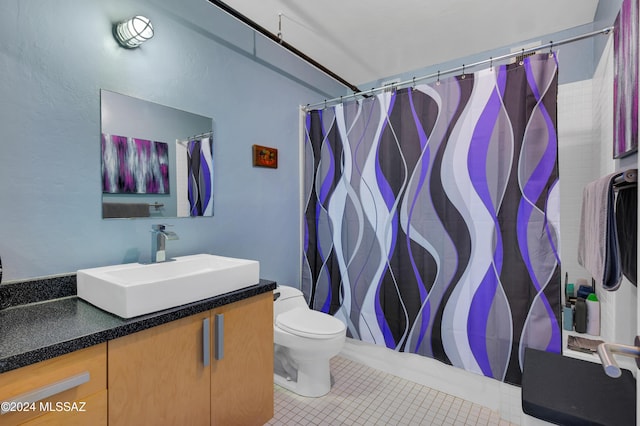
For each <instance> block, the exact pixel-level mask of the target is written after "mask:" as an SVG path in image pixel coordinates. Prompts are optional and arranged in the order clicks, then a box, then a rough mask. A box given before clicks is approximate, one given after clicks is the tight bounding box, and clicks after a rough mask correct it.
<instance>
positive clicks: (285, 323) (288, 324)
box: [276, 308, 345, 339]
mask: <svg viewBox="0 0 640 426" xmlns="http://www.w3.org/2000/svg"><path fill="white" fill-rule="evenodd" d="M276 326H277V327H279V328H281V329H282V330H284V331H287V332H289V333H291V334H294V335H296V336H301V337H307V338H310V339H331V338H332V337H335V336H336V335H339V334H340V333H344V331H345V326H344V324H343V323H342V321H340V320H339V319H336V318H334V317H332V316H331V315H328V314H324V313H322V312H318V311H312V310H311V309H305V308H295V309H292V310H290V311H287V312H283V313H281V314H280V315H278V317H277V318H276Z"/></svg>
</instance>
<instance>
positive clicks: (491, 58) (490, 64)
mask: <svg viewBox="0 0 640 426" xmlns="http://www.w3.org/2000/svg"><path fill="white" fill-rule="evenodd" d="M489 69H490V70H493V56H489Z"/></svg>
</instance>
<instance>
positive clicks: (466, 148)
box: [302, 55, 561, 384]
mask: <svg viewBox="0 0 640 426" xmlns="http://www.w3.org/2000/svg"><path fill="white" fill-rule="evenodd" d="M556 95H557V61H556V60H555V57H554V56H552V55H537V56H533V57H529V58H526V59H525V60H524V62H523V63H522V64H514V65H503V66H499V67H493V68H492V69H488V70H483V71H480V72H477V73H474V74H467V75H465V76H464V77H463V76H457V77H454V78H450V79H447V80H442V81H439V82H437V83H433V84H429V85H417V86H415V87H412V88H408V89H403V90H399V91H397V92H389V93H382V94H380V95H378V96H375V97H370V98H367V99H364V100H359V101H354V102H350V103H344V104H340V105H337V106H335V107H333V108H326V109H323V110H315V111H310V112H309V113H308V114H307V116H306V132H307V133H306V138H305V147H304V153H305V172H304V174H305V176H304V180H305V184H304V201H305V203H306V205H305V216H306V217H305V219H306V220H305V225H306V226H305V233H304V253H303V265H302V289H303V292H304V294H305V296H306V297H307V299H308V301H309V304H310V306H311V307H312V308H314V309H316V310H319V311H322V312H328V313H331V314H333V315H334V316H336V317H337V318H339V319H341V320H342V321H344V322H345V324H346V325H347V329H348V335H349V336H351V337H353V338H357V339H361V340H363V341H367V342H373V343H376V344H380V345H385V346H386V347H388V348H392V349H395V350H397V351H405V352H412V353H417V354H422V355H425V356H428V357H433V358H435V359H438V360H440V361H443V362H445V363H447V364H451V365H454V366H457V367H460V368H463V369H465V370H468V371H472V372H475V373H478V374H483V375H485V376H488V377H493V378H496V379H498V380H501V381H506V382H509V383H513V384H519V383H520V381H521V368H522V361H523V360H522V357H523V353H524V348H525V347H534V348H537V349H542V350H547V351H553V352H560V345H561V333H560V327H559V311H560V259H559V246H558V245H559V241H560V236H559V182H558V157H557V152H558V146H557V131H556Z"/></svg>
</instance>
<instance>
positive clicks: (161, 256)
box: [151, 225, 179, 263]
mask: <svg viewBox="0 0 640 426" xmlns="http://www.w3.org/2000/svg"><path fill="white" fill-rule="evenodd" d="M167 226H169V225H151V262H152V263H156V262H165V261H166V260H167V252H166V250H165V246H166V242H167V240H178V239H179V238H178V234H176V233H175V232H171V231H167V230H166V227H167Z"/></svg>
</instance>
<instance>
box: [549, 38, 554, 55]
mask: <svg viewBox="0 0 640 426" xmlns="http://www.w3.org/2000/svg"><path fill="white" fill-rule="evenodd" d="M549 57H550V58H553V40H551V41H550V42H549Z"/></svg>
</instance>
